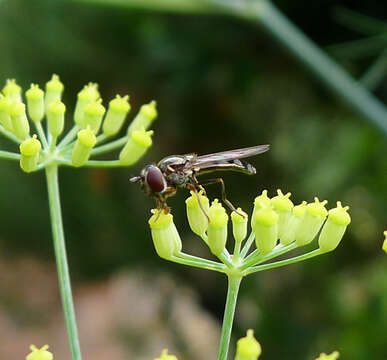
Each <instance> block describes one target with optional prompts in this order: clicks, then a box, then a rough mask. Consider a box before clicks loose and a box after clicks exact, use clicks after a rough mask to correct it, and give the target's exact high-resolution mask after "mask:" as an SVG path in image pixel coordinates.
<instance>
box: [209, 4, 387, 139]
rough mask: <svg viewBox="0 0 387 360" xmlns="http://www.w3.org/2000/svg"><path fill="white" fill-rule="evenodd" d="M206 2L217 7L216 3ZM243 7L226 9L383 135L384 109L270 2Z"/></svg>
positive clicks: (386, 114) (385, 129) (386, 115)
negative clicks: (252, 26) (250, 24)
mask: <svg viewBox="0 0 387 360" xmlns="http://www.w3.org/2000/svg"><path fill="white" fill-rule="evenodd" d="M210 1H211V2H216V3H218V4H219V1H217V0H215V1H214V0H210ZM223 4H224V8H225V10H226V9H227V8H228V7H229V6H230V5H229V4H230V3H229V2H225V3H223ZM246 4H247V5H246V6H243V7H242V6H241V7H235V8H233V9H231V8H230V9H229V10H230V13H231V15H234V16H237V17H240V18H243V19H245V20H249V21H253V22H256V23H258V24H259V25H261V26H262V27H263V28H265V30H267V31H268V33H270V34H271V35H272V36H273V37H274V38H276V39H277V40H278V41H279V42H280V43H281V44H282V45H284V46H285V47H286V48H287V49H288V51H289V52H291V53H292V54H293V55H294V56H295V57H296V58H297V59H298V60H300V62H301V63H303V64H304V65H305V66H306V67H307V68H309V69H310V70H311V71H312V72H313V73H314V74H315V75H316V76H317V77H318V78H319V79H320V80H321V81H322V82H323V83H324V84H325V85H326V86H327V87H328V88H329V89H331V90H333V92H334V93H336V94H337V95H339V96H340V97H341V98H342V99H343V100H344V101H345V102H346V103H347V104H348V105H349V106H351V107H352V108H353V109H355V110H356V111H357V112H358V113H360V114H361V115H363V116H364V117H365V118H366V119H368V120H369V121H371V122H372V123H373V124H374V125H376V126H377V127H378V128H379V129H380V130H382V131H383V132H384V133H385V134H387V108H386V107H385V106H384V105H383V104H382V103H381V102H380V101H379V100H377V99H376V98H375V97H374V96H373V95H372V94H371V93H370V92H369V91H368V90H367V89H365V88H364V87H363V86H362V85H361V84H360V83H359V82H357V81H356V80H354V79H353V78H352V77H351V76H350V75H349V74H348V73H347V72H346V71H345V70H344V69H343V68H342V67H341V66H339V65H338V64H337V63H336V62H335V61H334V60H332V59H331V58H330V57H329V56H328V55H326V54H325V53H324V52H323V51H322V50H321V49H320V48H319V47H318V46H317V45H316V44H314V43H313V42H312V41H311V40H310V39H309V38H308V37H307V36H306V35H305V34H304V33H303V32H302V31H300V30H299V29H298V28H297V27H296V26H295V25H293V24H292V23H291V21H289V20H288V19H287V18H286V17H285V16H284V15H283V14H282V13H281V11H279V10H278V9H277V8H276V7H275V6H274V5H273V4H272V3H271V2H270V1H268V0H258V1H254V2H247V3H246ZM250 4H251V5H250Z"/></svg>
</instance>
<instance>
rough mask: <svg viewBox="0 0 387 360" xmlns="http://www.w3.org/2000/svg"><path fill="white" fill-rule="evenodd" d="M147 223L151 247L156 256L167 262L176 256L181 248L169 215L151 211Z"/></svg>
mask: <svg viewBox="0 0 387 360" xmlns="http://www.w3.org/2000/svg"><path fill="white" fill-rule="evenodd" d="M152 214H153V215H152V216H151V218H150V219H149V221H148V223H149V226H150V228H151V233H152V239H153V245H154V247H155V249H156V252H157V255H159V256H160V257H161V258H163V259H166V260H169V259H171V257H172V256H173V255H177V254H178V253H179V252H180V251H181V248H182V244H181V239H180V235H179V232H178V231H177V229H176V226H175V223H174V222H173V216H172V214H171V213H168V214H166V213H165V212H164V210H161V213H160V209H153V210H152Z"/></svg>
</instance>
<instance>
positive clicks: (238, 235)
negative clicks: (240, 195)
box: [231, 208, 248, 243]
mask: <svg viewBox="0 0 387 360" xmlns="http://www.w3.org/2000/svg"><path fill="white" fill-rule="evenodd" d="M242 215H243V216H242ZM231 221H232V233H233V235H234V239H235V241H236V242H238V243H241V242H242V241H243V240H244V239H245V238H246V235H247V221H248V215H247V214H246V213H245V212H244V211H243V210H242V209H241V208H238V209H237V212H235V211H233V212H232V213H231Z"/></svg>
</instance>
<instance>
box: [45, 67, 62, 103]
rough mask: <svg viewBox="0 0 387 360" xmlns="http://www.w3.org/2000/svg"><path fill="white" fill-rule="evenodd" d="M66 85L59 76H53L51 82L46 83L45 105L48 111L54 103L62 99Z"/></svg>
mask: <svg viewBox="0 0 387 360" xmlns="http://www.w3.org/2000/svg"><path fill="white" fill-rule="evenodd" d="M63 89H64V85H63V83H62V82H61V81H60V79H59V76H58V75H56V74H53V75H52V77H51V80H50V81H48V82H47V83H46V96H45V98H44V104H45V107H46V109H47V108H48V106H49V105H50V104H51V103H53V102H54V101H57V100H61V99H62V93H63Z"/></svg>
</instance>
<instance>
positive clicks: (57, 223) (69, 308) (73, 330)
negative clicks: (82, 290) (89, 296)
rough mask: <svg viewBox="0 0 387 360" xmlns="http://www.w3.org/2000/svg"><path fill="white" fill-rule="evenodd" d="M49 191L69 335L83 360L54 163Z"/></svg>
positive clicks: (74, 352) (72, 347)
mask: <svg viewBox="0 0 387 360" xmlns="http://www.w3.org/2000/svg"><path fill="white" fill-rule="evenodd" d="M46 179H47V191H48V200H49V206H50V216H51V226H52V234H53V240H54V250H55V257H56V263H57V269H58V280H59V289H60V295H61V299H62V306H63V312H64V318H65V322H66V327H67V336H68V340H69V345H70V353H71V359H72V360H82V356H81V349H80V346H79V339H78V331H77V324H76V319H75V311H74V304H73V297H72V293H71V285H70V274H69V268H68V264H67V255H66V246H65V239H64V232H63V223H62V213H61V207H60V194H59V185H58V166H57V164H52V165H50V166H48V167H46Z"/></svg>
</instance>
